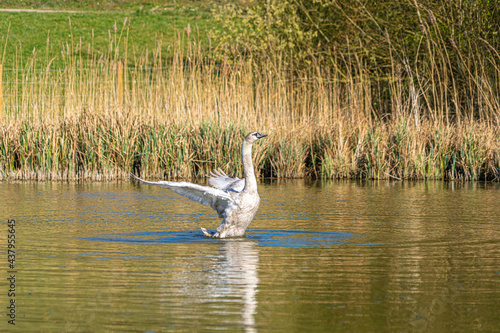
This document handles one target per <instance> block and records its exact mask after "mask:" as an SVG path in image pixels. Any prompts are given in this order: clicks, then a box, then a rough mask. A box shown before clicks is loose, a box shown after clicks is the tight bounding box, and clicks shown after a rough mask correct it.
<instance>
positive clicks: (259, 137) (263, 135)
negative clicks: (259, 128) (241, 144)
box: [257, 133, 267, 139]
mask: <svg viewBox="0 0 500 333" xmlns="http://www.w3.org/2000/svg"><path fill="white" fill-rule="evenodd" d="M266 136H267V134H260V133H257V138H258V139H262V138H263V137H266Z"/></svg>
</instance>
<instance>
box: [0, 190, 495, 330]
mask: <svg viewBox="0 0 500 333" xmlns="http://www.w3.org/2000/svg"><path fill="white" fill-rule="evenodd" d="M260 193H261V197H262V204H261V210H260V211H259V214H258V215H257V217H256V219H255V221H254V222H253V223H252V225H251V229H250V230H249V232H248V234H247V236H246V237H243V238H237V239H227V240H217V239H208V238H205V237H202V235H201V231H199V227H200V226H210V225H211V226H212V228H213V229H215V228H216V227H217V226H218V224H219V220H218V219H217V218H216V217H214V214H213V213H212V211H211V210H210V209H209V208H206V207H204V206H201V205H199V204H196V203H192V202H190V201H188V200H186V199H183V198H181V197H178V196H176V195H175V194H172V193H171V192H169V191H166V190H163V189H159V188H150V187H145V186H137V185H133V184H130V183H112V184H104V183H85V184H72V183H0V212H2V216H1V218H2V223H3V226H4V228H5V229H7V225H6V222H7V218H10V219H16V221H17V230H16V236H17V240H18V243H17V244H16V245H17V246H18V247H17V248H16V250H17V261H16V263H17V270H18V276H17V290H18V293H17V295H16V302H17V304H18V308H17V323H16V324H17V325H16V328H22V331H44V332H50V331H54V332H59V331H68V332H70V331H120V330H130V331H156V332H159V331H175V332H184V331H185V332H191V331H200V330H201V331H207V330H208V331H211V330H226V331H231V332H232V331H248V332H258V331H269V330H273V331H286V332H288V331H314V332H321V331H324V332H329V331H387V330H390V331H416V332H427V331H439V330H444V331H449V330H450V329H451V330H452V331H474V330H484V331H494V330H496V329H497V325H498V315H497V313H498V311H499V310H500V309H499V306H498V304H499V300H500V291H499V288H498V287H499V284H498V283H499V281H500V280H499V279H500V265H499V261H498V258H499V255H500V246H499V243H500V242H499V239H500V238H499V236H500V218H499V216H500V205H498V198H499V195H500V185H499V184H490V183H442V182H432V183H425V182H417V183H412V182H307V181H289V182H282V183H264V184H262V186H261V190H260ZM0 244H6V232H4V233H0ZM0 270H1V271H2V272H6V271H7V262H6V260H4V261H0ZM2 274H4V273H2ZM2 276H3V275H2ZM4 281H6V279H3V278H2V283H0V294H1V295H2V296H0V306H2V307H3V308H6V306H5V305H6V304H7V302H8V301H9V299H8V298H7V296H6V290H7V287H8V286H7V285H6V282H4ZM4 324H6V322H5V321H4V322H2V323H1V324H0V330H2V331H5V329H4ZM9 328H10V327H7V328H6V329H9Z"/></svg>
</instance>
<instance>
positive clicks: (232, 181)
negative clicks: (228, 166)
mask: <svg viewBox="0 0 500 333" xmlns="http://www.w3.org/2000/svg"><path fill="white" fill-rule="evenodd" d="M208 177H209V178H208V183H209V184H210V185H212V186H213V187H215V188H218V189H219V190H223V191H228V190H232V191H235V192H241V191H243V188H245V180H244V179H239V178H238V177H234V178H231V177H229V176H228V175H226V174H225V173H224V171H222V170H221V169H218V170H214V171H210V175H209V176H208ZM241 185H243V186H241Z"/></svg>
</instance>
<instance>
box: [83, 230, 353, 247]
mask: <svg viewBox="0 0 500 333" xmlns="http://www.w3.org/2000/svg"><path fill="white" fill-rule="evenodd" d="M354 238H358V236H356V235H354V234H351V233H347V232H325V231H302V230H301V231H298V230H249V231H247V233H246V235H245V236H244V237H239V238H228V239H213V238H207V237H205V236H203V234H202V233H201V231H165V232H133V233H118V234H109V235H103V236H98V237H82V238H80V239H86V240H91V241H98V242H123V243H152V244H158V243H167V244H189V243H194V244H201V243H204V244H210V243H212V244H213V243H214V242H228V241H230V242H234V241H253V242H255V243H256V244H257V245H262V246H280V247H317V246H322V247H324V246H340V245H346V244H348V243H349V241H350V240H352V239H354ZM358 239H359V238H358Z"/></svg>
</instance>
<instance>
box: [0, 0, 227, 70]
mask: <svg viewBox="0 0 500 333" xmlns="http://www.w3.org/2000/svg"><path fill="white" fill-rule="evenodd" d="M33 2H34V1H33ZM55 2H56V1H55ZM71 4H72V2H70V4H68V5H67V6H66V7H64V9H74V8H73V6H71ZM124 6H125V5H124ZM124 6H116V7H113V8H112V9H114V11H89V12H85V13H34V12H0V36H1V37H0V47H1V53H0V62H3V64H4V68H8V67H10V66H11V65H12V64H14V63H15V60H16V56H17V57H19V56H22V57H23V58H27V57H29V56H31V55H32V53H33V52H37V53H38V55H39V57H40V56H42V57H48V58H49V59H52V58H54V57H55V58H56V59H55V60H54V61H53V63H52V66H59V64H60V62H61V50H62V49H63V45H66V44H68V45H69V46H71V43H73V44H75V45H76V44H79V43H80V42H81V45H82V47H81V48H80V51H79V52H80V53H81V54H80V55H81V56H82V57H83V59H84V60H85V59H88V57H89V56H90V55H89V54H88V51H87V50H88V46H89V45H91V48H92V50H93V51H94V52H98V53H101V54H102V53H106V52H109V45H110V43H109V38H110V35H111V38H114V26H115V22H116V28H117V31H116V33H117V36H118V37H119V36H120V34H121V33H122V31H123V35H122V39H121V40H120V43H119V47H120V51H121V52H123V50H124V45H123V41H124V38H125V37H126V34H127V33H128V36H129V37H128V44H129V45H128V51H129V52H128V59H127V61H128V62H129V63H132V62H133V59H134V57H136V56H138V55H141V54H142V53H143V52H146V51H148V52H150V53H152V51H153V49H154V48H155V46H156V45H157V43H156V42H157V41H160V42H161V47H162V49H163V52H164V53H166V50H167V49H168V48H169V46H170V47H171V46H172V44H173V43H174V42H175V41H176V40H177V34H178V33H182V34H184V35H185V29H186V27H187V25H188V24H189V25H190V28H191V33H192V34H197V35H198V34H199V38H198V39H199V40H201V41H203V42H205V44H206V45H208V42H207V40H208V38H207V35H208V33H209V31H210V30H211V29H218V26H217V24H216V23H215V22H214V21H213V20H212V18H211V14H210V8H209V7H208V5H203V6H194V5H191V6H188V5H184V6H161V7H160V8H157V9H154V7H151V6H147V7H144V8H142V9H140V7H139V5H138V4H135V5H134V4H127V6H126V7H125V8H124ZM4 7H5V6H4ZM25 7H26V6H25ZM136 7H137V8H136ZM56 8H58V7H56ZM76 8H77V9H79V8H80V7H76ZM91 8H92V7H91ZM134 8H135V9H134ZM84 9H89V7H85V8H84ZM153 9H154V10H153ZM127 18H128V20H129V21H130V27H129V26H128V24H129V21H127V23H126V24H125V26H124V24H123V23H124V21H125V19H127ZM70 21H71V26H70ZM9 26H10V29H9ZM127 29H128V31H127ZM47 41H49V43H47ZM120 44H122V45H120ZM4 49H5V56H4V57H5V58H4V59H3V61H2V56H3V53H4V52H3V51H4ZM121 56H122V57H123V56H124V55H123V54H122V55H121Z"/></svg>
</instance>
